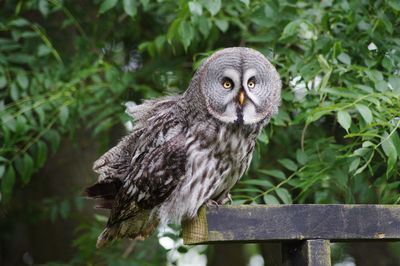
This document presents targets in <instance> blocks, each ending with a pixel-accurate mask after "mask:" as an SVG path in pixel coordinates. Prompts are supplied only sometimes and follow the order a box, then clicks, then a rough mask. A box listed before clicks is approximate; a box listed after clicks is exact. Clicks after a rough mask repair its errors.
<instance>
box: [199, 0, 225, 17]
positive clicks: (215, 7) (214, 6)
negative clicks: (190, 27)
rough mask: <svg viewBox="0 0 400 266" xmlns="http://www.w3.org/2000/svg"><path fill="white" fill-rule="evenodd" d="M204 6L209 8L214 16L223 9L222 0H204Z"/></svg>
mask: <svg viewBox="0 0 400 266" xmlns="http://www.w3.org/2000/svg"><path fill="white" fill-rule="evenodd" d="M203 6H205V8H207V10H208V11H209V12H210V13H211V15H212V16H215V15H216V14H217V13H218V12H219V10H220V9H221V0H204V1H203Z"/></svg>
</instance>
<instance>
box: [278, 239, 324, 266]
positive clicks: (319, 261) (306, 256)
mask: <svg viewBox="0 0 400 266" xmlns="http://www.w3.org/2000/svg"><path fill="white" fill-rule="evenodd" d="M282 254H283V258H282V259H283V265H284V266H331V248H330V243H329V240H322V239H314V240H303V241H294V242H286V243H284V244H283V246H282Z"/></svg>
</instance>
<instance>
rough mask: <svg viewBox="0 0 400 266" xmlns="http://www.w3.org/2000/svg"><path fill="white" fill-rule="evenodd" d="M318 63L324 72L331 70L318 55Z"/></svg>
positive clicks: (322, 57)
mask: <svg viewBox="0 0 400 266" xmlns="http://www.w3.org/2000/svg"><path fill="white" fill-rule="evenodd" d="M318 63H319V65H320V66H321V67H322V69H323V70H324V71H325V72H329V71H331V70H332V67H331V66H330V65H329V63H328V61H326V59H325V58H324V56H323V55H321V54H320V55H318Z"/></svg>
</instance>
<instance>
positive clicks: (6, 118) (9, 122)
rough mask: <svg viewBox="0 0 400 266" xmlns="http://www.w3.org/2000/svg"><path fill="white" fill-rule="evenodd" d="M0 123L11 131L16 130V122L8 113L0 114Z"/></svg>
mask: <svg viewBox="0 0 400 266" xmlns="http://www.w3.org/2000/svg"><path fill="white" fill-rule="evenodd" d="M1 121H2V122H3V123H2V124H3V125H4V126H6V127H7V128H8V129H10V130H11V131H15V130H16V125H17V122H16V121H15V119H14V117H13V116H12V115H10V114H9V113H5V114H2V116H1Z"/></svg>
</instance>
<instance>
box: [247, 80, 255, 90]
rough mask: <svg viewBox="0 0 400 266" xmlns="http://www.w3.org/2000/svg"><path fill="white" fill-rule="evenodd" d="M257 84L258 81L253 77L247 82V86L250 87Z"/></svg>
mask: <svg viewBox="0 0 400 266" xmlns="http://www.w3.org/2000/svg"><path fill="white" fill-rule="evenodd" d="M255 86H256V81H255V80H253V79H251V80H249V82H247V87H249V88H250V89H252V88H254V87H255Z"/></svg>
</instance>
